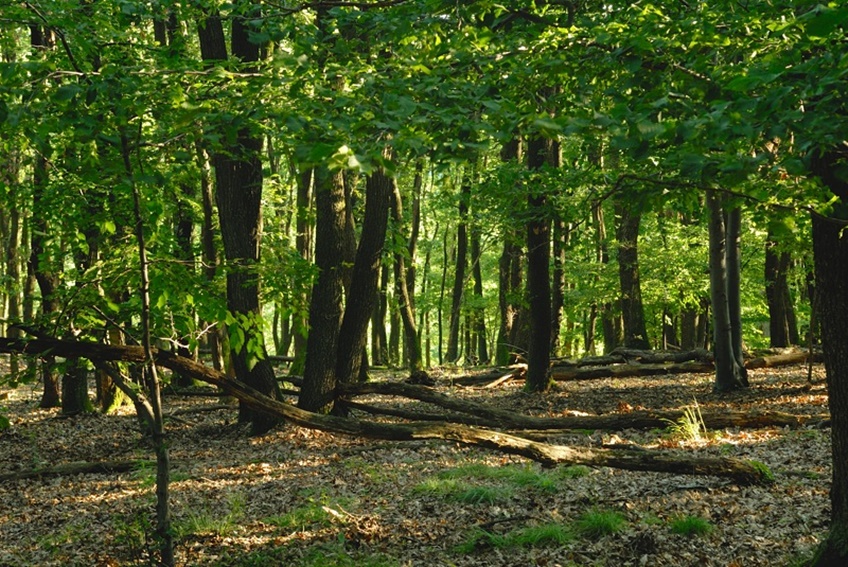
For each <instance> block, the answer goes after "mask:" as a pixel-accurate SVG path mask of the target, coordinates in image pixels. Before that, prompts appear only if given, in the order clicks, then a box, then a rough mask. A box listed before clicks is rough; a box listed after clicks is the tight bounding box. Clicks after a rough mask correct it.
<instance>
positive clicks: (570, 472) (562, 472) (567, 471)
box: [554, 465, 592, 480]
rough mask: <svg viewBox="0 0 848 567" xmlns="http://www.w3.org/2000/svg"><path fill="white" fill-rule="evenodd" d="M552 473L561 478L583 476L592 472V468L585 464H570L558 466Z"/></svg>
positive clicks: (568, 478) (567, 478)
mask: <svg viewBox="0 0 848 567" xmlns="http://www.w3.org/2000/svg"><path fill="white" fill-rule="evenodd" d="M554 474H555V475H556V476H557V477H559V478H562V479H565V480H570V479H573V478H583V477H584V476H589V475H590V474H592V469H590V468H589V467H587V466H585V465H571V466H569V467H558V468H557V469H556V471H555V472H554Z"/></svg>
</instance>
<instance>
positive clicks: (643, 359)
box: [553, 347, 713, 368]
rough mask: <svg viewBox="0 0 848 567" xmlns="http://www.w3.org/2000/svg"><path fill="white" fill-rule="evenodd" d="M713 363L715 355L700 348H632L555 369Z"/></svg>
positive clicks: (565, 361)
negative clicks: (661, 349)
mask: <svg viewBox="0 0 848 567" xmlns="http://www.w3.org/2000/svg"><path fill="white" fill-rule="evenodd" d="M693 360H694V361H698V362H712V361H713V355H712V353H711V352H710V351H708V350H705V349H702V348H699V349H694V350H688V351H655V350H639V349H632V348H623V347H620V348H617V349H615V350H613V351H612V352H610V353H609V354H608V355H606V356H587V357H585V358H581V359H579V360H570V359H560V360H557V361H556V362H555V363H554V365H553V366H554V367H566V368H568V367H570V368H577V367H584V366H607V365H610V364H626V363H641V364H666V363H675V364H679V363H681V362H690V361H693Z"/></svg>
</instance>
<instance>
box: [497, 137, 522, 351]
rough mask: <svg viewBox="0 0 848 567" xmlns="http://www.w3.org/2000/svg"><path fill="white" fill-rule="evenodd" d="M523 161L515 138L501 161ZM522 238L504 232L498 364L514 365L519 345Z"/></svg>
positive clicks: (499, 282) (499, 295) (518, 143)
mask: <svg viewBox="0 0 848 567" xmlns="http://www.w3.org/2000/svg"><path fill="white" fill-rule="evenodd" d="M521 159H522V148H521V138H520V137H518V136H514V137H513V138H512V139H511V140H510V141H509V142H507V143H506V144H504V146H503V148H502V149H501V160H502V161H504V162H507V163H510V162H515V163H517V162H519V161H521ZM519 240H520V236H519V235H518V234H516V232H515V231H514V230H512V229H507V230H505V231H504V235H503V249H502V251H501V255H500V259H499V260H498V312H499V315H500V317H499V319H500V324H499V325H498V336H497V340H496V344H495V364H498V365H500V366H504V365H507V364H509V363H510V362H511V360H510V359H511V358H512V353H513V352H515V350H516V345H515V344H514V343H513V342H512V339H513V326H514V325H515V323H516V318H517V314H518V309H519V305H518V301H517V299H518V297H517V296H518V295H519V294H520V293H521V280H522V278H521V247H520V245H519V244H517V242H518V241H519Z"/></svg>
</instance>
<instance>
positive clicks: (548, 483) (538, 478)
mask: <svg viewBox="0 0 848 567" xmlns="http://www.w3.org/2000/svg"><path fill="white" fill-rule="evenodd" d="M589 472H590V469H589V468H588V467H582V466H576V467H561V468H558V469H556V470H554V471H550V472H548V471H540V470H537V469H536V468H534V467H533V466H530V465H507V466H498V467H490V466H487V465H483V464H480V463H471V464H467V465H462V466H460V467H456V468H453V469H449V470H446V471H442V472H440V473H439V474H438V475H437V476H438V478H440V479H444V480H462V479H468V478H476V479H491V480H497V481H502V482H505V483H508V484H511V485H513V486H516V487H518V488H529V489H532V490H539V491H542V492H555V491H556V490H557V489H558V488H559V487H558V483H559V481H561V480H566V479H572V478H578V477H581V476H585V475H587V474H589Z"/></svg>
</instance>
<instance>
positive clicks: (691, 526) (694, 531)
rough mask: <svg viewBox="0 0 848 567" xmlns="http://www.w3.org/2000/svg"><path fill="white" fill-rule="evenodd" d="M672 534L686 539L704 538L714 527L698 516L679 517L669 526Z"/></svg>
mask: <svg viewBox="0 0 848 567" xmlns="http://www.w3.org/2000/svg"><path fill="white" fill-rule="evenodd" d="M669 528H670V529H671V531H672V532H674V533H676V534H680V535H682V536H686V537H694V536H705V535H708V534H710V533H711V532H712V531H713V529H714V527H713V525H712V524H711V523H710V522H709V520H707V519H705V518H701V517H700V516H681V517H679V518H675V519H673V520H672V521H671V523H670V524H669Z"/></svg>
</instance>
